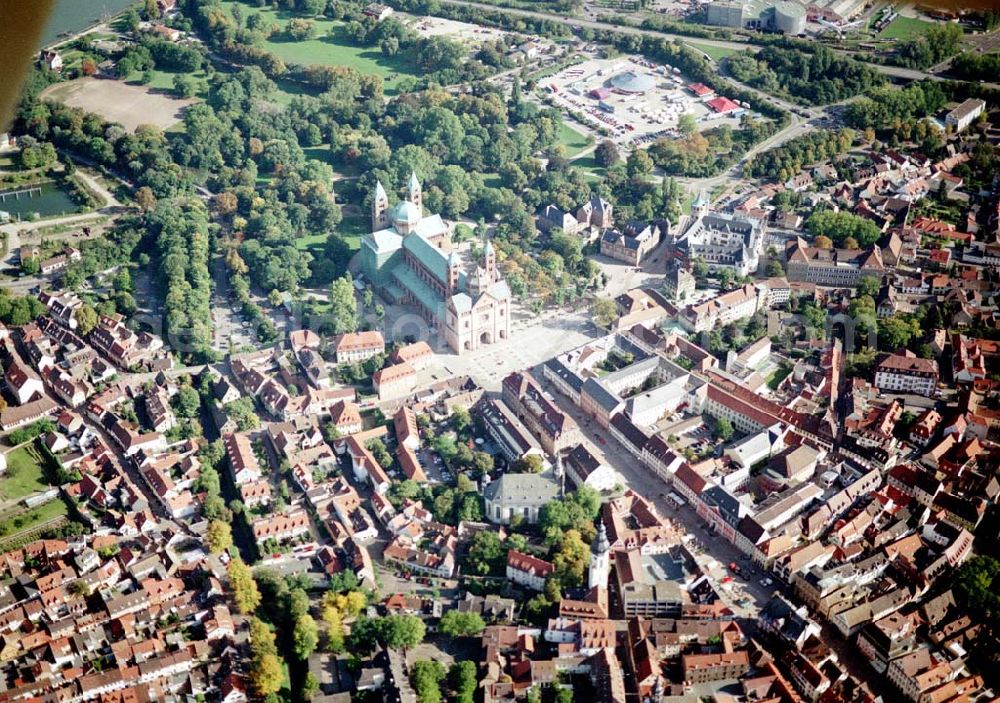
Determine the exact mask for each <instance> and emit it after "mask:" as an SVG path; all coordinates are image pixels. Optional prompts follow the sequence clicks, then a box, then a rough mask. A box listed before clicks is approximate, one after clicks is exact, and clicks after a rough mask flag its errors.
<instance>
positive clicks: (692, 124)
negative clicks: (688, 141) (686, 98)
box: [677, 112, 698, 137]
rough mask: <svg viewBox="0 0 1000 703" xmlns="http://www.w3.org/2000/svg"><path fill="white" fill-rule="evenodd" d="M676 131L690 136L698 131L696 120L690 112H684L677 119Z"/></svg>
mask: <svg viewBox="0 0 1000 703" xmlns="http://www.w3.org/2000/svg"><path fill="white" fill-rule="evenodd" d="M677 131H679V132H680V133H681V134H683V135H684V136H685V137H690V136H691V135H692V134H694V133H695V132H697V131H698V120H697V119H695V116H694V115H692V114H691V113H690V112H685V113H684V114H682V115H681V116H680V117H679V118H678V120H677Z"/></svg>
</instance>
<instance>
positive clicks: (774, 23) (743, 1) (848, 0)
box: [705, 0, 866, 35]
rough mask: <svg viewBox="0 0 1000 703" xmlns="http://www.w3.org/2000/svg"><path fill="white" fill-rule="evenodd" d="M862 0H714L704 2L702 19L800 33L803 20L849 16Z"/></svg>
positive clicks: (860, 5) (831, 19)
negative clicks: (800, 0) (704, 15)
mask: <svg viewBox="0 0 1000 703" xmlns="http://www.w3.org/2000/svg"><path fill="white" fill-rule="evenodd" d="M865 2H866V0H813V1H812V2H809V3H808V4H803V3H801V2H795V1H794V0H716V1H715V2H710V3H708V4H707V5H706V20H705V21H706V22H707V23H708V24H712V25H716V26H720V27H733V28H740V29H766V30H771V31H778V32H783V33H784V34H788V35H794V34H802V33H803V32H804V31H805V29H806V20H807V19H814V18H822V19H824V20H827V21H830V22H838V21H842V20H846V19H850V18H851V17H853V16H854V15H856V14H858V12H860V11H861V10H862V9H864V6H865Z"/></svg>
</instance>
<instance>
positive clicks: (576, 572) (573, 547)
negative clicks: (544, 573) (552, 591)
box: [552, 530, 590, 589]
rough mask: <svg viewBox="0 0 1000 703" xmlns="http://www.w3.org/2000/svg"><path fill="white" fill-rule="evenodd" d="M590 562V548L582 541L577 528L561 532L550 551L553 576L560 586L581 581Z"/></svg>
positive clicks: (569, 585)
mask: <svg viewBox="0 0 1000 703" xmlns="http://www.w3.org/2000/svg"><path fill="white" fill-rule="evenodd" d="M589 563H590V549H589V548H588V547H587V544H586V543H585V542H584V541H583V538H582V536H581V535H580V532H579V530H566V531H565V532H563V533H561V535H560V537H559V541H558V542H557V544H556V546H555V548H554V550H553V553H552V566H554V567H555V572H554V574H553V576H554V577H555V579H556V580H557V581H558V583H559V585H560V586H562V588H564V589H565V588H572V587H574V586H579V585H580V584H581V583H583V577H584V574H585V573H586V571H587V565H588V564H589Z"/></svg>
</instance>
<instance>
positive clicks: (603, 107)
mask: <svg viewBox="0 0 1000 703" xmlns="http://www.w3.org/2000/svg"><path fill="white" fill-rule="evenodd" d="M597 107H598V108H600V109H601V110H604V112H614V111H615V106H614V105H612V104H611V103H608V102H605V101H603V100H601V101H599V102H598V103H597Z"/></svg>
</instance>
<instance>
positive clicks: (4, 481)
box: [0, 444, 49, 502]
mask: <svg viewBox="0 0 1000 703" xmlns="http://www.w3.org/2000/svg"><path fill="white" fill-rule="evenodd" d="M48 488H49V482H48V481H47V480H46V478H45V459H44V458H43V457H42V456H41V455H40V454H39V453H38V450H37V449H36V448H35V447H33V446H32V445H31V444H25V445H23V446H20V447H18V448H17V449H13V450H11V451H9V452H7V470H6V471H5V472H4V474H3V477H2V478H0V502H6V501H12V500H20V499H21V498H24V497H25V496H30V495H31V494H33V493H38V492H40V491H44V490H46V489H48Z"/></svg>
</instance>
